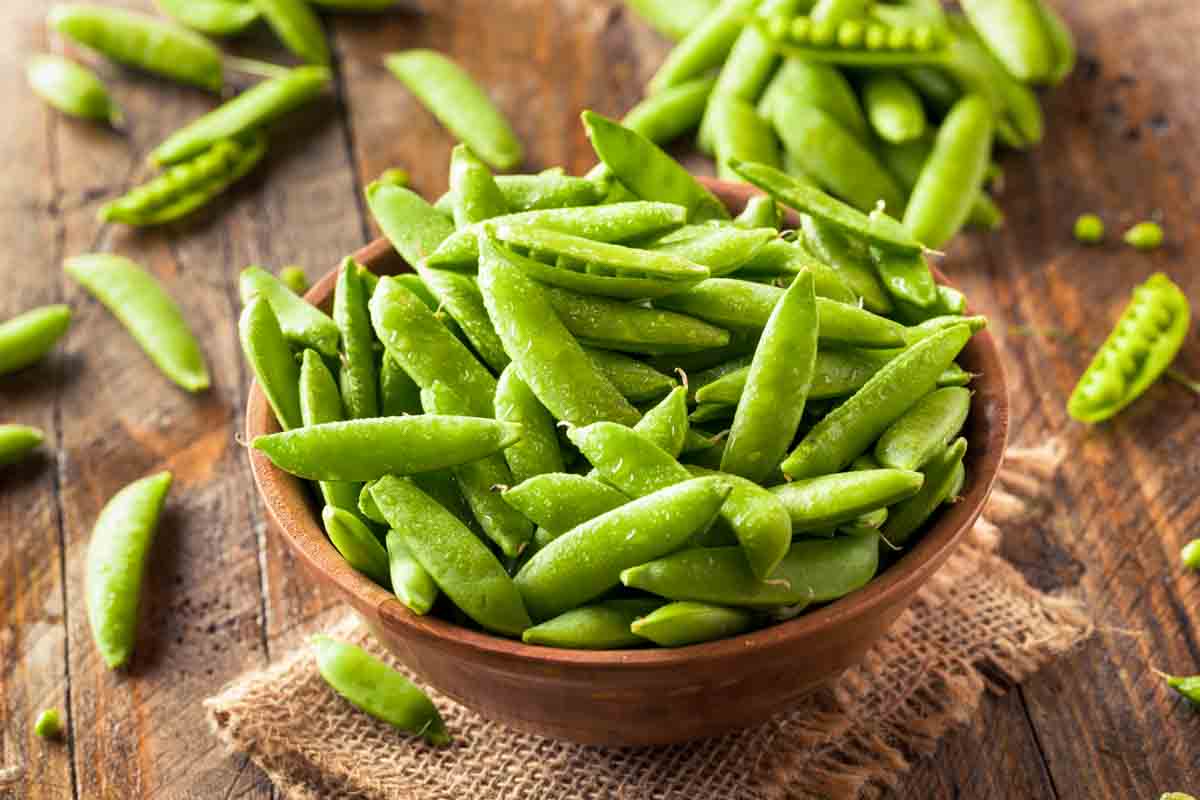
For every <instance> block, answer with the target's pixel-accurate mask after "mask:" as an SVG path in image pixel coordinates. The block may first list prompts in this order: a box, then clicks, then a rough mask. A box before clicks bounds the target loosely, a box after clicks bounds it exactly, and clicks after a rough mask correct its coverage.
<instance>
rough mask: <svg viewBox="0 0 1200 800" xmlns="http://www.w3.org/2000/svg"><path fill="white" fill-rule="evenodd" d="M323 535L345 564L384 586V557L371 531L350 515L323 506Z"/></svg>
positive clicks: (384, 552)
mask: <svg viewBox="0 0 1200 800" xmlns="http://www.w3.org/2000/svg"><path fill="white" fill-rule="evenodd" d="M321 520H322V521H323V522H324V523H325V533H326V534H327V535H328V536H329V541H330V542H332V543H333V546H334V547H335V548H336V549H337V551H338V552H339V553H341V554H342V558H344V559H346V562H347V563H349V564H350V566H352V567H354V568H355V569H356V570H358V571H359V572H361V573H362V574H364V575H366V576H367V577H368V578H370V579H371V580H373V581H375V582H376V583H378V584H379V585H380V586H388V585H389V581H390V577H389V571H388V570H389V566H388V554H387V551H386V550H384V549H383V545H381V544H380V543H379V540H378V539H376V538H375V534H374V533H372V532H371V529H370V528H368V527H367V526H366V525H364V524H363V523H362V521H361V520H359V518H358V517H356V516H355V515H354V514H352V513H350V512H349V511H346V510H344V509H341V508H335V507H333V506H325V508H324V510H322V511H321Z"/></svg>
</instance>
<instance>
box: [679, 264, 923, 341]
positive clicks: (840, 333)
mask: <svg viewBox="0 0 1200 800" xmlns="http://www.w3.org/2000/svg"><path fill="white" fill-rule="evenodd" d="M784 293H785V290H784V289H780V288H779V287H777V286H766V285H764V284H761V283H751V282H750V281H741V280H737V279H735V278H709V279H708V280H706V281H704V282H703V283H700V284H699V285H697V286H696V287H694V288H692V289H689V290H687V291H686V292H681V293H679V294H675V295H671V296H670V297H663V298H660V299H658V300H656V301H655V305H656V306H661V307H663V308H668V309H671V310H673V311H679V312H682V313H684V314H689V315H691V316H694V317H699V318H700V319H702V320H706V321H708V322H711V323H713V324H716V325H725V326H729V327H734V326H740V327H742V328H749V329H761V328H763V327H764V326H766V324H767V321H768V320H769V319H770V316H771V312H772V311H774V309H775V305H776V304H777V303H778V302H779V300H780V298H782V297H783V295H784ZM816 307H817V313H818V316H819V317H820V322H821V324H820V338H821V341H822V342H826V343H831V342H832V343H837V344H843V345H852V346H858V347H898V346H903V344H904V342H905V339H904V326H903V325H901V324H900V323H898V322H893V321H892V320H890V319H887V318H886V317H881V316H879V315H878V314H872V313H871V312H870V311H867V310H865V309H861V308H858V307H857V306H852V305H849V304H847V303H839V302H837V301H836V300H829V299H827V298H824V297H818V298H817V300H816Z"/></svg>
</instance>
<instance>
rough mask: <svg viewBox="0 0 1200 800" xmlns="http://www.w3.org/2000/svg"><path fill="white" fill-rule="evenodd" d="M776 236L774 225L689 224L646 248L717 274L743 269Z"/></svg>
mask: <svg viewBox="0 0 1200 800" xmlns="http://www.w3.org/2000/svg"><path fill="white" fill-rule="evenodd" d="M776 236H777V233H776V231H775V229H773V228H734V227H731V226H728V225H720V226H716V225H687V226H684V227H683V228H680V229H679V230H677V231H674V232H672V233H669V234H667V235H666V236H663V237H661V238H659V239H658V240H657V241H654V242H652V243H650V244H648V245H646V249H647V250H649V251H651V252H657V253H667V254H668V255H671V256H674V257H676V258H682V259H684V260H685V261H689V262H691V263H693V264H699V265H700V266H702V267H705V268H706V269H707V270H708V273H709V275H710V276H713V277H716V276H719V275H727V274H729V273H731V272H736V271H737V270H739V269H741V268H742V267H743V266H744V265H745V264H746V262H748V261H750V260H751V259H753V258H754V256H755V255H756V254H757V253H758V252H759V250H761V249H762V248H763V247H765V246H766V244H767V243H768V242H770V241H772V240H773V239H775V237H776Z"/></svg>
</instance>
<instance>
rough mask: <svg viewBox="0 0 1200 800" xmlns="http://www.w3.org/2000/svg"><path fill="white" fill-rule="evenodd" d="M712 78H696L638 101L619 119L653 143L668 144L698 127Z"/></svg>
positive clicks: (709, 93) (711, 85)
mask: <svg viewBox="0 0 1200 800" xmlns="http://www.w3.org/2000/svg"><path fill="white" fill-rule="evenodd" d="M716 80H717V79H716V78H712V77H707V76H706V77H700V78H693V79H691V80H687V81H684V82H683V83H680V84H677V85H675V86H672V87H670V88H668V89H664V90H662V91H661V92H655V93H654V94H652V95H649V96H648V97H645V98H643V99H642V101H641V102H640V103H638V104H637V105H636V106H634V107H633V108H631V109H629V113H628V114H626V115H625V116H624V118H622V120H621V124H622V125H624V126H625V127H626V128H629V130H631V131H635V132H637V133H640V134H641V135H642V136H645V137H646V138H647V139H649V140H650V141H652V142H654V143H655V144H664V143H666V142H670V141H672V140H674V139H677V138H678V137H680V136H682V135H683V134H685V133H687V132H688V131H690V130H691V129H692V128H695V127H696V126H697V125H699V124H700V120H701V118H702V117H703V116H704V109H705V107H706V106H707V105H708V100H709V97H711V96H712V92H713V86H714V84H715V83H716Z"/></svg>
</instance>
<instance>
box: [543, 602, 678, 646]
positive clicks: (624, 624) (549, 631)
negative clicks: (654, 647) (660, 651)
mask: <svg viewBox="0 0 1200 800" xmlns="http://www.w3.org/2000/svg"><path fill="white" fill-rule="evenodd" d="M661 605H662V601H661V600H655V599H653V598H641V597H620V598H613V599H611V600H605V601H603V602H600V603H596V604H595V605H590V606H582V607H580V608H573V609H571V610H570V611H566V612H563V613H562V614H559V615H558V616H557V617H554V618H553V619H548V620H546V621H545V622H543V623H542V624H540V625H534V626H533V627H532V628H526V629H525V632H524V633H522V634H521V640H522V641H524V642H525V643H526V644H540V645H543V646H545V647H565V648H572V649H576V650H620V649H624V648H628V647H638V646H639V645H642V644H645V639H644V638H643V637H641V636H638V635H637V634H635V633H633V632H632V631H631V630H630V626H631V625H633V624H635V623H636V622H637V620H639V619H641V618H642V617H644V616H646V615H647V614H650V613H651V612H653V611H654V610H655V609H656V608H658V607H659V606H661Z"/></svg>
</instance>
